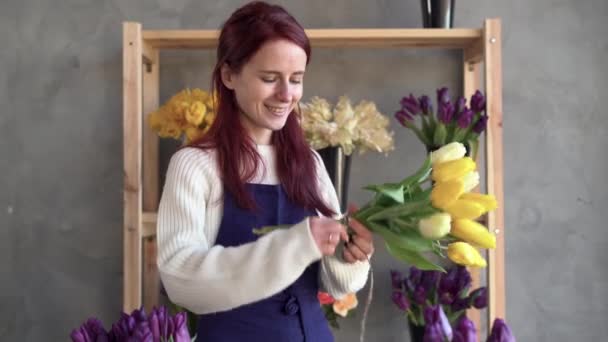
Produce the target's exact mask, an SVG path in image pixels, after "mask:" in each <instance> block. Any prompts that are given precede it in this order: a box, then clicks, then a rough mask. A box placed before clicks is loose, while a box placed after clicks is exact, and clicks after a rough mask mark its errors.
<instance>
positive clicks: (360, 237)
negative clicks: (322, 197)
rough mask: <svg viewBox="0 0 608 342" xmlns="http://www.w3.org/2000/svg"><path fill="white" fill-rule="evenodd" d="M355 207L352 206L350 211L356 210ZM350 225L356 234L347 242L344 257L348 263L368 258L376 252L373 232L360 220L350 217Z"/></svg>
mask: <svg viewBox="0 0 608 342" xmlns="http://www.w3.org/2000/svg"><path fill="white" fill-rule="evenodd" d="M355 210H356V208H355V207H353V206H351V207H350V208H349V212H354V211H355ZM348 226H349V228H351V229H352V230H353V231H354V232H355V234H353V235H352V237H351V239H350V240H349V241H348V243H346V244H345V246H344V247H345V248H344V252H343V257H344V260H346V262H348V263H351V264H352V263H355V262H357V261H365V260H368V256H369V257H371V255H372V254H373V253H374V239H373V235H372V232H371V231H370V230H369V229H367V228H366V227H365V226H364V225H363V224H361V223H360V222H359V221H357V220H355V219H353V218H349V220H348Z"/></svg>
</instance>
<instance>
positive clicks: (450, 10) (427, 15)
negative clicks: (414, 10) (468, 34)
mask: <svg viewBox="0 0 608 342" xmlns="http://www.w3.org/2000/svg"><path fill="white" fill-rule="evenodd" d="M420 7H421V9H422V24H423V26H424V27H427V28H430V27H433V28H452V25H453V24H454V0H420Z"/></svg>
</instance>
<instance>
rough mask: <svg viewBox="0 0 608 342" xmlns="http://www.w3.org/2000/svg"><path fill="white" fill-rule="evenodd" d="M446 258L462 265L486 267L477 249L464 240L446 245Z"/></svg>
mask: <svg viewBox="0 0 608 342" xmlns="http://www.w3.org/2000/svg"><path fill="white" fill-rule="evenodd" d="M448 258H450V260H452V261H453V262H455V263H457V264H459V265H463V266H474V267H486V266H487V264H486V260H485V259H484V258H483V257H482V256H481V254H479V251H477V249H475V248H474V247H473V246H471V245H469V244H468V243H466V242H461V241H459V242H453V243H451V244H449V245H448Z"/></svg>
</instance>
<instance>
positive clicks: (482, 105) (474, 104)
mask: <svg viewBox="0 0 608 342" xmlns="http://www.w3.org/2000/svg"><path fill="white" fill-rule="evenodd" d="M485 109H486V99H485V97H484V96H483V94H482V93H481V91H479V90H477V91H476V92H475V94H473V96H471V110H472V111H473V112H475V113H481V112H483V111H484V110H485Z"/></svg>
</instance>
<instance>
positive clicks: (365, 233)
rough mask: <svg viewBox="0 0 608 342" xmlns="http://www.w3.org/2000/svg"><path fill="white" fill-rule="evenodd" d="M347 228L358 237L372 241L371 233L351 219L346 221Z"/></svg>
mask: <svg viewBox="0 0 608 342" xmlns="http://www.w3.org/2000/svg"><path fill="white" fill-rule="evenodd" d="M348 226H349V227H350V228H352V230H354V231H355V233H356V234H357V235H359V236H360V237H362V238H364V239H366V240H372V232H371V231H370V230H369V229H367V228H366V227H365V226H364V225H362V224H361V222H359V221H357V220H355V219H353V218H351V219H349V220H348Z"/></svg>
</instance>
